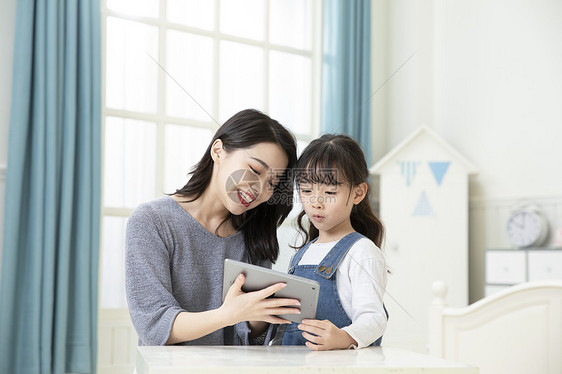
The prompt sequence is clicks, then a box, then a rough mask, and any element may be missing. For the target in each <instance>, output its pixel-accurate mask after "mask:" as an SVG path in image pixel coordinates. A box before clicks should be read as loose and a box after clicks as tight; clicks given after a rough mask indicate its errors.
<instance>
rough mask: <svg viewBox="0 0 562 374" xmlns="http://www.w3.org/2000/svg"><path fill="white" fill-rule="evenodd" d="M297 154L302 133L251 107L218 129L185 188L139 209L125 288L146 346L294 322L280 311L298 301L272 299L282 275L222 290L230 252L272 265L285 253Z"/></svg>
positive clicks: (239, 340)
mask: <svg viewBox="0 0 562 374" xmlns="http://www.w3.org/2000/svg"><path fill="white" fill-rule="evenodd" d="M295 163H296V144H295V139H294V136H293V135H292V134H291V133H290V132H289V131H288V130H287V129H285V128H284V127H283V126H281V125H280V124H279V123H278V122H277V121H275V120H273V119H271V118H270V117H268V116H267V115H265V114H263V113H261V112H259V111H256V110H244V111H241V112H239V113H237V114H235V115H234V116H233V117H232V118H230V119H229V120H228V121H227V122H226V123H225V124H224V125H223V126H221V127H220V128H219V130H218V131H217V132H216V134H215V135H214V137H213V139H212V141H211V143H210V145H209V147H208V148H207V151H206V153H205V154H204V156H203V157H202V158H201V160H200V161H199V163H198V164H197V165H196V166H195V167H194V169H193V171H192V172H191V179H190V180H189V182H188V183H187V184H186V185H185V186H184V187H183V188H181V189H179V190H177V191H176V192H175V193H174V194H172V195H171V196H165V197H162V198H159V199H157V200H154V201H152V202H149V203H145V204H142V205H140V206H139V207H138V208H137V209H135V211H134V212H133V214H132V215H131V217H130V218H129V220H128V223H127V236H126V247H127V250H126V289H127V301H128V304H129V310H130V313H131V318H132V321H133V324H134V326H135V329H136V330H137V333H138V335H139V345H164V344H178V343H181V344H198V345H223V344H224V345H233V344H249V339H250V338H255V337H257V336H260V335H261V334H263V332H264V331H265V330H266V328H267V324H268V323H290V322H289V321H286V320H284V319H281V318H278V317H275V315H276V314H281V313H287V312H289V313H298V309H296V307H295V308H290V307H291V306H297V305H298V301H297V300H293V299H267V297H268V296H270V295H272V294H273V293H275V292H277V291H278V290H279V289H281V288H282V287H284V285H283V284H276V285H273V286H270V287H268V288H266V289H263V290H261V291H256V292H249V293H244V292H242V290H241V287H242V285H243V283H244V277H243V275H240V276H239V277H238V279H237V280H236V282H234V284H233V285H232V286H231V287H230V288H229V291H228V293H227V296H226V298H225V300H224V302H222V300H221V298H222V275H223V263H224V259H225V258H230V259H234V260H238V261H245V262H251V263H254V264H258V265H261V266H265V267H271V263H272V262H275V260H276V259H277V256H278V254H279V245H278V242H277V235H276V229H277V227H278V226H279V225H280V224H281V223H282V222H283V220H284V219H285V218H286V217H287V215H288V214H289V212H290V210H291V208H292V199H291V197H292V194H293V187H292V181H291V179H292V178H291V175H290V170H291V169H292V168H293V166H294V165H295ZM287 307H289V309H287ZM280 308H283V309H280ZM246 321H249V322H246Z"/></svg>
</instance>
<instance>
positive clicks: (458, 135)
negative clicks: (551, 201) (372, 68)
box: [386, 0, 562, 199]
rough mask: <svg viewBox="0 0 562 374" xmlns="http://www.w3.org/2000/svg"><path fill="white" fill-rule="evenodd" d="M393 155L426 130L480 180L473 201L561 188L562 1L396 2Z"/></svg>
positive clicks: (392, 8) (391, 51)
mask: <svg viewBox="0 0 562 374" xmlns="http://www.w3.org/2000/svg"><path fill="white" fill-rule="evenodd" d="M388 19H389V20H390V21H389V44H390V47H389V48H388V59H389V62H388V65H389V70H393V69H394V68H396V67H397V66H399V65H400V64H401V63H402V62H403V61H404V60H405V59H406V58H407V57H408V56H409V55H410V54H412V53H415V57H414V58H413V59H412V60H411V61H410V62H409V63H408V64H406V66H405V67H404V68H403V69H402V71H400V72H399V73H398V74H397V75H396V76H395V77H394V78H393V80H392V81H391V83H390V84H389V88H388V96H389V107H388V111H389V113H388V128H387V130H386V131H387V133H388V137H387V143H386V146H387V150H390V149H391V148H392V147H394V146H395V145H396V144H398V143H399V142H400V141H401V140H402V139H404V138H405V137H406V136H407V135H408V134H410V133H411V132H412V131H413V130H414V129H415V128H417V127H418V126H419V125H421V124H427V125H428V126H430V127H433V128H434V129H435V130H436V131H437V132H438V133H439V134H440V135H441V136H443V137H444V138H445V139H446V140H447V141H448V142H450V143H451V144H452V145H453V146H454V147H456V148H457V149H458V150H459V151H460V152H461V153H462V154H464V155H465V156H466V157H467V158H468V159H470V160H471V161H473V163H474V164H476V165H477V166H479V168H480V173H479V175H478V176H477V177H476V178H474V183H473V184H472V185H471V197H472V198H484V199H498V198H500V199H505V198H520V197H531V198H532V197H545V196H546V197H551V196H557V195H560V193H561V191H562V173H560V172H557V170H560V169H561V167H562V161H561V157H560V156H562V147H560V146H559V142H558V141H557V139H562V110H561V109H560V107H561V106H560V103H561V102H562V69H560V66H562V48H560V45H562V22H560V20H561V19H562V2H560V1H558V0H536V1H535V0H476V1H475V0H392V1H390V2H388Z"/></svg>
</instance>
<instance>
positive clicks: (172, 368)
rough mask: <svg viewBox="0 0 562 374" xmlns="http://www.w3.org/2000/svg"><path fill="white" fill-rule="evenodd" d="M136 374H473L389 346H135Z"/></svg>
mask: <svg viewBox="0 0 562 374" xmlns="http://www.w3.org/2000/svg"><path fill="white" fill-rule="evenodd" d="M136 365H137V374H179V373H182V374H184V373H229V374H232V373H244V374H246V373H248V374H253V373H255V374H258V373H259V374H264V373H279V374H287V373H289V374H290V373H326V372H331V373H398V372H399V373H409V374H411V373H422V372H423V373H425V374H436V373H440V374H444V373H447V374H455V373H459V374H460V373H462V374H477V373H478V369H477V368H475V367H471V366H467V365H464V364H460V363H457V362H453V361H448V360H443V359H440V358H435V357H431V356H426V355H422V354H419V353H415V352H410V351H407V350H403V349H399V348H392V347H370V348H364V349H359V350H340V351H325V352H316V351H312V350H310V349H308V348H307V347H302V346H300V347H295V346H292V347H283V346H274V347H263V346H171V347H170V346H164V347H138V353H137V364H136Z"/></svg>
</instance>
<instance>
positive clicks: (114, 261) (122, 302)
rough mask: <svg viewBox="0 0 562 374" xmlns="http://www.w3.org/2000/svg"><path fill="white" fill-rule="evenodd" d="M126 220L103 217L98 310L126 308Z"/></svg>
mask: <svg viewBox="0 0 562 374" xmlns="http://www.w3.org/2000/svg"><path fill="white" fill-rule="evenodd" d="M126 225H127V218H123V217H104V218H103V238H102V249H101V250H102V255H101V256H102V263H101V290H100V292H101V300H100V308H126V307H127V299H126V297H125V228H126Z"/></svg>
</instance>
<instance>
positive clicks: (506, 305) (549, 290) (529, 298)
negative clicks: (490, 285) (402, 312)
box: [429, 281, 562, 374]
mask: <svg viewBox="0 0 562 374" xmlns="http://www.w3.org/2000/svg"><path fill="white" fill-rule="evenodd" d="M446 294H447V286H446V285H445V284H444V283H443V282H435V283H434V284H433V296H434V299H433V302H432V304H431V305H430V308H429V309H430V310H429V353H430V354H431V355H433V356H437V357H442V358H445V359H450V360H454V361H458V362H462V363H466V364H470V365H474V366H477V367H479V368H480V373H481V374H502V373H509V374H517V373H525V374H528V373H544V374H560V373H562V282H560V281H552V282H550V281H549V282H530V283H522V284H519V285H517V286H513V287H510V288H508V289H505V290H503V291H500V292H498V293H495V294H493V295H491V296H489V297H486V298H484V299H482V300H479V301H477V302H476V303H474V304H472V305H469V306H467V307H462V308H449V307H447V303H446V299H445V298H446Z"/></svg>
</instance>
